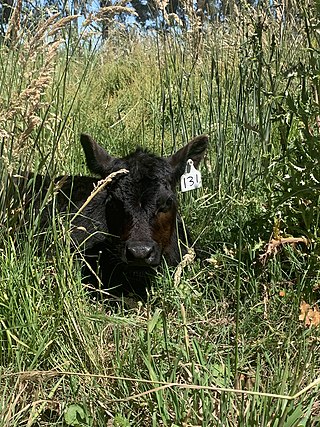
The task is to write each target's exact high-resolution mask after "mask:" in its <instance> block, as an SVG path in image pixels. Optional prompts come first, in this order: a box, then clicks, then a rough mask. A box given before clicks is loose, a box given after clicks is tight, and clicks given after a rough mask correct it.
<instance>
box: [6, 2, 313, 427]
mask: <svg viewBox="0 0 320 427" xmlns="http://www.w3.org/2000/svg"><path fill="white" fill-rule="evenodd" d="M277 10H278V11H279V10H280V9H277ZM273 11H274V10H273ZM315 16H316V9H315V6H314V5H313V3H310V8H309V9H305V8H304V7H301V8H300V9H299V8H298V5H297V9H295V14H294V16H291V15H290V14H287V10H286V9H283V14H282V15H281V14H280V13H278V14H274V13H272V11H270V10H269V9H268V8H263V9H259V8H258V9H254V8H249V7H248V8H243V9H242V10H239V11H238V12H237V13H235V15H234V17H230V18H229V19H228V20H226V21H225V22H220V23H216V24H211V25H210V26H208V27H207V28H204V30H203V32H202V33H199V28H198V27H197V25H198V24H197V21H195V23H194V24H193V26H191V29H190V32H189V33H188V34H185V33H184V32H181V31H178V32H177V33H175V34H173V33H170V32H163V33H160V32H159V33H157V35H156V36H148V35H146V34H138V33H135V32H133V31H132V32H131V33H130V34H128V33H121V31H120V30H117V31H116V32H115V33H111V34H110V41H109V42H108V43H107V44H106V45H105V46H104V47H102V46H100V45H99V44H97V46H96V48H95V49H89V48H88V47H87V45H86V42H84V41H83V40H85V37H84V36H85V34H81V35H80V37H79V39H77V38H76V36H75V35H74V34H73V33H72V31H71V28H70V19H71V18H68V19H60V18H59V17H58V16H53V17H52V18H49V19H46V20H45V19H44V20H43V21H41V22H39V23H38V24H37V25H36V26H35V28H34V29H33V31H32V32H30V33H29V32H28V31H27V29H25V28H19V31H20V33H19V37H16V36H14V34H15V32H12V34H13V35H12V37H11V40H10V48H8V41H6V43H4V44H3V45H2V46H1V48H0V49H1V55H0V58H1V59H0V61H1V63H0V65H1V72H0V97H1V99H2V102H1V104H0V111H1V114H0V124H1V127H0V133H1V143H0V154H1V158H0V176H1V187H0V287H1V292H0V322H1V329H0V331H1V353H0V366H1V375H0V395H1V403H0V426H10V427H14V426H23V425H25V426H47V425H52V426H58V425H73V426H77V425H83V426H141V425H143V426H158V425H164V426H200V425H202V426H235V425H238V426H277V427H279V426H285V427H289V426H292V427H293V426H316V425H317V424H318V423H319V416H320V415H319V397H318V394H319V383H316V384H314V385H313V386H312V387H310V388H308V385H309V384H311V383H312V381H314V380H315V379H316V378H318V377H319V369H320V364H319V358H318V352H319V331H318V328H316V327H312V328H306V327H305V326H304V324H303V322H301V321H299V306H300V303H301V301H302V300H303V299H306V300H307V301H308V302H310V303H314V302H316V301H317V298H318V294H317V292H318V291H317V290H316V287H317V286H318V285H317V284H318V266H319V260H318V249H317V248H318V246H317V218H318V196H317V187H318V185H317V183H316V181H317V177H318V172H317V171H316V170H313V168H312V165H314V162H316V164H317V154H318V148H317V138H318V131H319V129H318V126H317V116H318V98H317V95H316V93H317V87H318V74H317V73H318V65H319V62H318V56H317V55H318V48H319V45H318V33H317V28H316V27H315V26H314V17H315ZM17 28H18V27H17ZM195 40H196V41H197V43H195ZM306 40H307V44H306ZM83 131H85V132H88V133H91V134H92V135H93V136H94V137H95V138H96V139H97V140H98V141H100V142H101V143H102V144H104V145H105V147H106V148H107V149H108V150H109V151H110V153H111V154H113V155H119V156H120V155H123V154H125V153H127V152H129V151H130V150H131V149H133V148H134V147H135V146H136V145H137V144H139V145H143V146H144V147H147V148H149V149H151V150H154V151H156V152H158V153H159V154H164V155H169V154H170V153H171V152H172V151H174V150H175V149H176V148H178V147H180V146H181V145H182V144H183V143H185V142H186V141H187V140H188V139H190V138H191V137H192V136H193V135H196V134H198V133H208V134H209V135H210V148H209V150H208V155H207V159H206V161H205V164H204V166H203V168H202V172H203V182H204V186H203V188H202V189H201V190H198V192H197V193H192V194H183V195H181V196H180V202H181V211H182V215H183V218H184V220H185V222H186V224H188V225H189V227H190V229H191V232H192V234H193V235H194V237H195V238H197V246H199V248H200V250H199V253H200V254H201V255H202V258H203V259H202V260H201V261H200V260H197V261H195V262H194V264H192V265H191V266H189V267H187V268H185V269H184V271H183V274H182V276H181V278H180V280H179V281H176V282H175V281H174V273H175V272H174V271H172V270H171V269H165V268H164V269H163V271H161V272H159V275H158V276H157V279H156V280H155V282H154V283H153V285H152V287H151V289H149V298H148V301H147V302H146V303H141V302H139V303H136V304H135V306H134V307H133V308H131V309H128V307H127V306H125V305H123V306H122V305H121V304H119V305H117V306H114V305H112V304H111V303H110V302H109V301H108V299H106V300H101V299H100V298H97V299H95V297H94V295H93V294H92V293H91V290H90V286H89V284H88V283H86V280H85V279H84V278H82V277H81V259H80V256H79V254H75V253H73V252H72V251H71V250H70V235H69V230H68V224H67V223H66V221H65V220H64V219H63V218H61V217H59V215H58V214H56V215H55V216H54V218H53V221H52V224H51V225H50V226H49V227H48V230H41V229H39V227H38V223H37V221H38V218H37V217H36V216H35V217H34V218H33V217H28V216H26V215H25V214H24V211H23V200H21V199H20V197H19V195H18V194H17V193H16V191H15V189H14V184H12V179H11V178H12V175H13V174H16V173H19V172H20V171H24V170H27V169H30V170H33V171H35V172H40V173H43V174H48V175H49V176H54V175H57V174H64V173H72V174H85V173H86V172H87V171H86V170H85V168H84V161H83V155H82V153H81V151H80V147H79V145H80V144H79V143H78V139H79V134H80V133H81V132H83ZM311 173H313V175H312V176H311ZM287 176H290V178H288V177H287ZM302 181H304V182H302ZM311 182H313V186H312V187H311V186H310V185H309V184H310V183H311ZM308 185H309V186H308ZM51 196H52V194H48V197H51ZM298 196H299V197H298ZM301 218H302V219H303V221H301ZM290 234H292V235H294V236H296V237H299V236H301V234H303V235H305V236H307V237H308V238H309V239H310V246H309V247H308V248H307V250H305V248H304V247H301V248H300V247H291V246H287V247H283V248H282V250H281V251H280V252H279V253H276V254H274V255H273V256H272V257H270V259H268V260H267V262H266V264H265V265H263V264H262V263H261V262H260V261H259V255H261V254H262V253H263V252H264V244H265V243H266V242H267V241H268V240H269V238H270V236H272V237H277V236H282V237H286V236H288V235H290ZM304 388H306V390H305V391H304V392H303V393H301V394H299V391H300V390H303V389H304ZM296 394H297V396H296V398H294V399H291V397H290V396H294V395H296Z"/></svg>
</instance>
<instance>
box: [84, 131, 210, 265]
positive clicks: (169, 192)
mask: <svg viewBox="0 0 320 427" xmlns="http://www.w3.org/2000/svg"><path fill="white" fill-rule="evenodd" d="M81 144H82V147H83V149H84V152H85V156H86V162H87V165H88V167H89V169H90V171H91V172H93V173H94V174H97V175H99V176H100V177H102V178H105V177H107V176H108V175H109V174H110V173H112V172H115V171H118V170H120V169H122V168H125V169H127V170H128V171H129V172H128V174H123V175H118V176H117V177H116V179H114V181H112V182H111V184H109V185H108V186H107V189H106V199H105V223H106V227H107V232H108V235H109V236H110V239H111V240H112V245H113V247H112V251H116V252H117V254H116V256H117V257H118V258H119V262H120V260H121V262H123V263H125V264H127V265H129V266H133V267H156V266H158V265H159V264H160V261H161V258H162V255H164V256H165V257H166V259H167V261H168V263H169V264H174V263H176V262H178V260H177V259H176V258H177V257H178V255H179V250H178V238H177V231H176V221H177V200H176V194H175V190H176V185H177V183H178V181H179V179H180V176H181V175H182V174H183V173H184V170H185V166H186V162H187V160H188V159H192V160H193V162H194V165H195V166H196V167H197V166H198V165H199V163H200V161H201V159H202V158H203V156H204V153H205V150H206V148H207V144H208V137H207V136H206V135H201V136H198V137H196V138H194V139H193V140H192V141H190V142H189V143H188V144H187V145H186V146H184V147H183V148H181V149H180V150H179V151H177V152H176V153H175V154H173V155H172V156H170V157H167V158H164V157H158V156H155V155H153V154H150V153H148V152H146V151H144V150H142V149H137V150H136V151H135V152H134V153H132V154H130V155H128V156H126V157H124V158H116V157H112V156H111V155H109V154H108V153H107V152H106V151H105V150H104V149H103V148H102V147H101V146H99V145H98V144H97V143H96V142H95V141H94V140H93V139H92V138H91V137H90V136H89V135H86V134H82V135H81Z"/></svg>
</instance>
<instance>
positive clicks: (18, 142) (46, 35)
mask: <svg viewBox="0 0 320 427" xmlns="http://www.w3.org/2000/svg"><path fill="white" fill-rule="evenodd" d="M13 16H14V14H13ZM59 16H60V14H55V15H53V16H51V17H49V18H48V19H47V20H45V21H44V22H41V23H40V24H39V25H38V28H37V31H36V32H35V34H34V35H32V36H31V35H30V31H29V30H25V31H24V33H23V34H20V35H21V37H19V40H20V44H22V46H17V45H16V48H17V47H19V49H16V56H15V57H14V59H13V61H14V62H16V63H18V64H19V70H18V73H17V75H16V80H13V81H12V76H10V75H9V74H8V76H6V78H7V84H8V85H9V86H11V87H12V86H16V87H17V89H16V90H12V92H11V94H10V99H8V101H7V102H6V103H5V102H2V103H0V137H3V138H5V139H9V138H11V139H12V140H14V147H13V154H14V155H16V154H18V153H20V152H21V151H22V150H24V149H25V148H28V144H27V143H26V142H27V140H28V138H29V136H30V134H31V133H32V132H33V131H34V130H35V129H36V128H37V127H38V126H39V125H40V124H42V122H43V119H42V117H41V112H42V111H43V110H45V109H46V108H47V107H48V103H46V102H45V101H43V96H44V94H45V92H46V89H47V88H48V87H50V86H51V84H52V81H53V73H54V69H55V64H56V58H57V55H58V51H59V46H60V44H61V42H62V39H61V38H60V35H59V32H60V30H61V29H62V28H64V27H65V26H66V25H68V24H69V23H70V22H71V21H72V20H74V19H76V18H77V17H78V15H74V16H68V17H66V18H62V19H57V18H58V17H59ZM53 37H54V38H56V40H55V41H52V38H53ZM2 53H3V56H4V55H8V59H7V61H8V62H9V61H10V60H12V58H11V57H10V55H11V53H10V52H7V51H5V50H4V51H3V52H2ZM41 59H43V62H42V63H41V65H40V66H39V63H40V61H41ZM8 69H10V68H9V67H8Z"/></svg>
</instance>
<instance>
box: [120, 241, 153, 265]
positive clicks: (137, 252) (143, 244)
mask: <svg viewBox="0 0 320 427" xmlns="http://www.w3.org/2000/svg"><path fill="white" fill-rule="evenodd" d="M125 260H126V262H127V263H128V264H133V265H146V266H152V267H156V266H157V265H159V264H160V261H161V251H160V248H159V245H158V244H157V243H156V242H155V241H154V240H150V241H140V240H128V241H127V243H126V245H125Z"/></svg>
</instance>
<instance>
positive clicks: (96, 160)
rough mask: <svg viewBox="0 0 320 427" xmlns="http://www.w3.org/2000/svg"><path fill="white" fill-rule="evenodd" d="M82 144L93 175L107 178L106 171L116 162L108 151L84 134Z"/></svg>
mask: <svg viewBox="0 0 320 427" xmlns="http://www.w3.org/2000/svg"><path fill="white" fill-rule="evenodd" d="M80 142H81V145H82V148H83V151H84V154H85V156H86V162H87V166H88V168H89V169H90V171H91V172H92V173H95V174H97V175H100V176H101V177H102V178H104V177H105V176H106V170H107V167H108V165H109V163H110V162H111V161H112V160H114V157H112V156H110V155H109V154H108V153H107V152H106V150H105V149H104V148H102V147H100V145H99V144H98V143H97V142H96V141H95V140H94V139H93V138H91V136H90V135H87V134H85V133H82V134H81V136H80Z"/></svg>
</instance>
